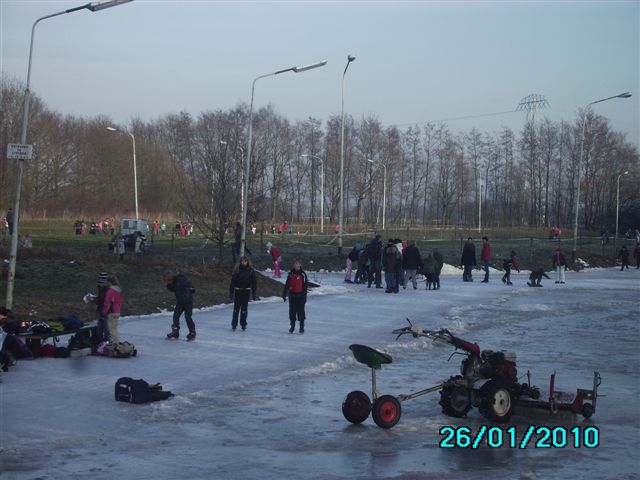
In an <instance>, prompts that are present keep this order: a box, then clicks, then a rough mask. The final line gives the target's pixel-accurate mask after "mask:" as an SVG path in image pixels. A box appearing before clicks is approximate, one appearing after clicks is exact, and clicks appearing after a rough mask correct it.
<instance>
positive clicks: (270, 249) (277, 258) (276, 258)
mask: <svg viewBox="0 0 640 480" xmlns="http://www.w3.org/2000/svg"><path fill="white" fill-rule="evenodd" d="M267 253H268V254H269V255H271V259H272V260H273V276H274V277H275V278H280V277H281V276H282V272H280V262H281V261H282V255H281V254H280V249H279V248H278V247H274V246H273V244H272V243H271V242H267Z"/></svg>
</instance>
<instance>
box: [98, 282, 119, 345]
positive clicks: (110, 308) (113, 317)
mask: <svg viewBox="0 0 640 480" xmlns="http://www.w3.org/2000/svg"><path fill="white" fill-rule="evenodd" d="M107 286H108V288H107V292H106V293H105V295H104V303H103V304H102V311H101V312H100V313H101V315H102V316H103V317H106V318H107V332H108V336H109V341H110V342H112V343H119V342H120V335H119V334H118V320H119V319H120V306H121V305H122V289H121V288H120V283H119V282H118V277H116V276H115V275H109V276H108V277H107Z"/></svg>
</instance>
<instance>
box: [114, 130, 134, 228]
mask: <svg viewBox="0 0 640 480" xmlns="http://www.w3.org/2000/svg"><path fill="white" fill-rule="evenodd" d="M107 130H109V131H110V132H120V130H118V129H117V128H115V127H107ZM122 132H123V133H126V134H127V135H129V136H130V137H131V142H132V143H133V197H134V201H135V204H136V221H137V220H138V219H139V218H140V216H139V215H138V168H137V166H136V137H134V136H133V133H131V132H129V131H126V130H123V131H122ZM136 228H138V226H137V224H136Z"/></svg>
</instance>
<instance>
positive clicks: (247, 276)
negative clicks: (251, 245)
mask: <svg viewBox="0 0 640 480" xmlns="http://www.w3.org/2000/svg"><path fill="white" fill-rule="evenodd" d="M249 296H251V298H253V299H254V300H256V298H257V297H256V272H255V270H254V269H253V267H252V266H251V260H249V258H248V257H247V256H244V255H243V256H242V257H240V261H239V262H238V264H237V265H236V266H235V268H234V269H233V275H231V282H230V283H229V299H230V300H233V315H232V317H231V330H233V331H234V332H235V331H236V328H237V327H238V315H240V327H241V328H242V331H245V330H246V329H247V314H248V311H249V298H250V297H249Z"/></svg>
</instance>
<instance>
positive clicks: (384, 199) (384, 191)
mask: <svg viewBox="0 0 640 480" xmlns="http://www.w3.org/2000/svg"><path fill="white" fill-rule="evenodd" d="M367 162H369V163H375V162H374V161H373V160H371V159H370V158H367ZM378 163H380V165H382V168H384V178H383V181H382V230H384V226H385V217H386V211H387V166H386V165H385V164H384V163H382V162H378Z"/></svg>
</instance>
